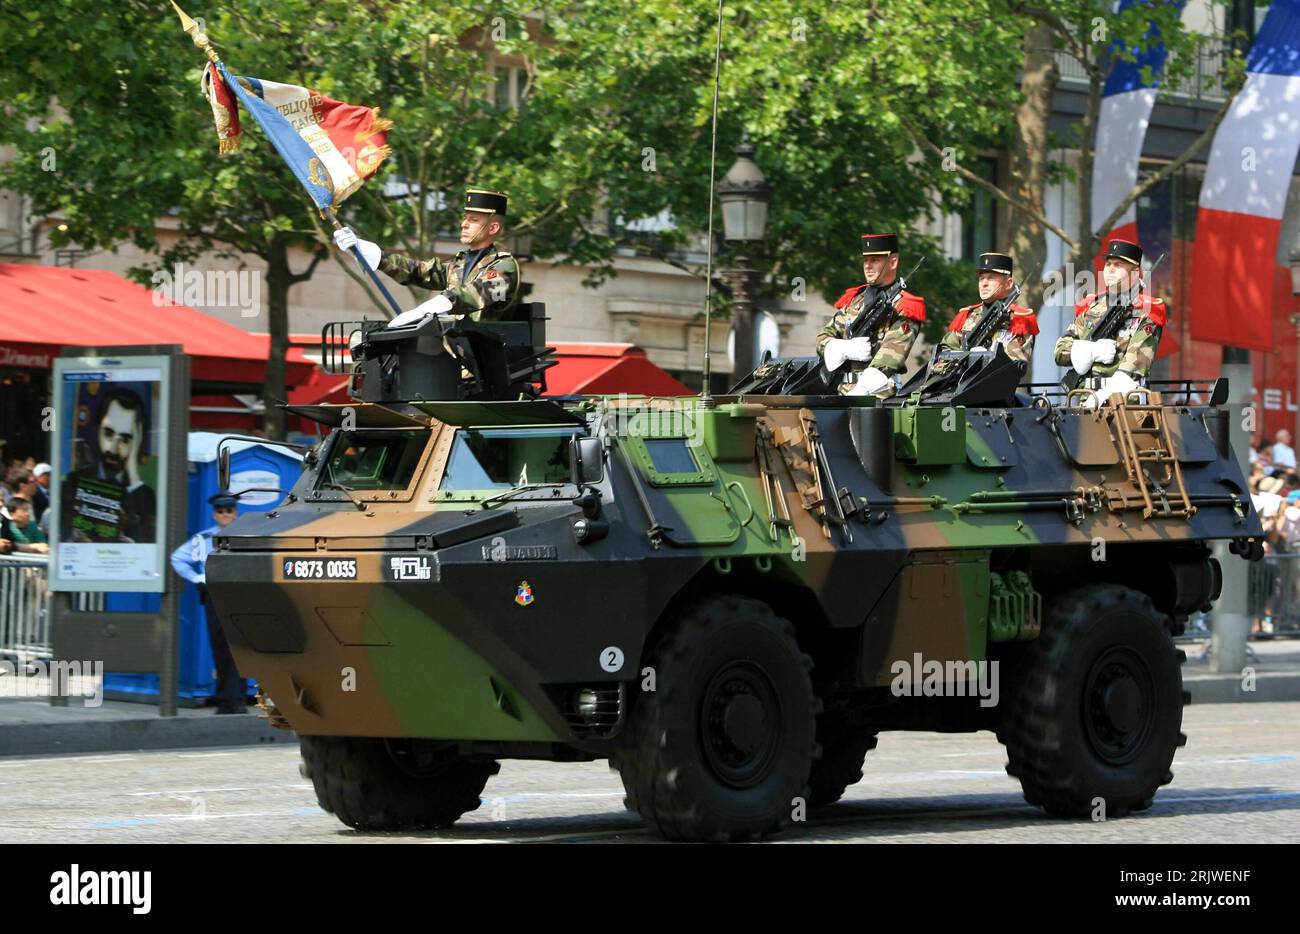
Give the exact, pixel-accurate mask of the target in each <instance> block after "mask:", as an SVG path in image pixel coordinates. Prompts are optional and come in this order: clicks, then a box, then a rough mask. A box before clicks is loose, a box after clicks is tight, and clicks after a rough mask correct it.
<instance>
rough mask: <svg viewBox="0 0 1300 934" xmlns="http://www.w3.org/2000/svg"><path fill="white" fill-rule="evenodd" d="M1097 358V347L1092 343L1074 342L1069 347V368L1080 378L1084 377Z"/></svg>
mask: <svg viewBox="0 0 1300 934" xmlns="http://www.w3.org/2000/svg"><path fill="white" fill-rule="evenodd" d="M1096 357H1097V346H1096V345H1095V344H1094V343H1093V342H1092V341H1081V340H1076V341H1075V342H1074V343H1073V344H1071V345H1070V366H1072V367H1074V372H1076V373H1078V374H1079V375H1080V376H1086V375H1087V374H1088V371H1089V370H1091V369H1092V362H1093V360H1095V359H1096Z"/></svg>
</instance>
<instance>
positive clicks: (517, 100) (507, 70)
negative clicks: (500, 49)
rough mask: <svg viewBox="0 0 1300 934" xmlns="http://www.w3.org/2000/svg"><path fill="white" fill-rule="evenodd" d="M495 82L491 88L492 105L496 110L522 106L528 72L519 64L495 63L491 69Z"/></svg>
mask: <svg viewBox="0 0 1300 934" xmlns="http://www.w3.org/2000/svg"><path fill="white" fill-rule="evenodd" d="M493 74H494V75H495V76H496V84H495V85H493V88H492V105H493V106H494V107H496V109H497V110H518V109H519V108H520V107H522V106H523V102H524V89H525V88H526V87H527V86H528V72H526V71H525V70H524V69H523V67H522V66H520V65H497V66H496V67H495V68H494V69H493Z"/></svg>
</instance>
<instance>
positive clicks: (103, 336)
mask: <svg viewBox="0 0 1300 934" xmlns="http://www.w3.org/2000/svg"><path fill="white" fill-rule="evenodd" d="M157 301H158V304H155V300H154V293H152V292H150V291H149V290H148V289H146V288H144V287H142V286H139V285H136V284H135V283H133V282H128V281H127V280H125V279H123V278H122V277H121V276H118V275H116V274H115V273H111V272H108V271H106V270H101V269H64V268H61V267H54V266H27V265H19V264H14V263H0V366H18V367H29V368H34V369H49V368H50V367H51V366H52V365H53V360H54V358H55V357H57V356H58V355H59V351H60V349H61V348H63V347H67V346H77V347H121V346H125V345H130V344H180V345H181V346H182V347H184V348H185V353H186V354H187V355H188V356H189V357H190V368H191V369H190V373H191V378H193V379H195V380H200V381H213V382H225V383H247V384H249V385H250V386H258V385H261V383H262V381H263V380H264V379H265V376H266V353H267V352H266V337H265V336H264V335H263V336H260V337H259V336H258V335H255V334H250V333H248V332H247V331H244V330H242V329H241V328H237V327H235V326H234V325H233V324H227V323H226V322H224V321H220V320H218V319H216V318H213V317H211V316H209V315H206V314H204V313H203V312H201V311H196V310H195V309H193V308H190V307H188V306H185V305H174V304H172V303H171V302H170V301H168V300H166V299H164V298H158V300H157ZM287 367H288V373H287V377H288V383H289V385H291V386H292V385H295V384H297V383H300V382H302V381H303V380H305V379H307V378H308V377H309V376H310V373H311V370H312V369H314V367H313V366H312V365H311V364H310V362H308V361H307V360H305V359H304V358H303V357H302V356H301V355H294V354H290V356H289V360H288V362H287Z"/></svg>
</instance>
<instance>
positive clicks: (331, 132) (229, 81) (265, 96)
mask: <svg viewBox="0 0 1300 934" xmlns="http://www.w3.org/2000/svg"><path fill="white" fill-rule="evenodd" d="M202 87H203V93H204V96H205V97H206V98H207V99H208V102H209V104H211V106H212V116H213V119H214V121H215V122H216V127H217V139H218V144H219V146H220V148H221V152H222V153H230V152H235V151H237V150H238V149H239V140H240V135H241V129H240V125H239V108H238V106H237V105H236V100H237V99H238V101H239V102H241V103H243V105H244V107H245V108H246V109H247V110H248V112H249V113H250V114H252V115H253V118H254V119H255V120H256V121H257V122H258V123H259V124H260V125H261V126H262V129H263V130H265V131H266V135H267V136H268V137H269V138H270V140H271V142H272V143H273V144H274V145H275V147H276V149H278V150H279V151H280V153H281V155H283V156H284V157H285V161H286V162H288V163H289V167H290V168H292V169H293V171H294V173H295V174H296V175H298V177H299V178H300V179H301V180H302V181H303V184H304V186H305V187H306V188H307V190H308V192H310V193H311V194H312V197H313V198H314V199H315V200H316V203H317V207H321V208H324V207H327V206H329V205H330V204H334V205H338V204H339V203H341V202H342V201H343V200H344V199H345V198H347V197H348V195H350V194H352V193H353V192H354V191H356V190H357V189H358V188H360V187H361V185H362V184H363V183H364V182H365V181H366V179H368V178H370V177H371V176H372V175H374V174H375V171H376V170H377V169H378V168H379V166H380V164H381V163H382V162H383V161H384V159H385V158H386V157H387V156H388V155H389V154H390V153H391V152H392V150H391V149H390V148H389V147H388V146H387V145H386V143H385V137H386V134H387V131H388V130H390V129H391V128H392V126H393V124H392V121H391V120H387V119H384V118H382V117H380V116H379V108H377V107H361V106H358V105H355V104H345V103H344V102H343V101H336V100H334V99H333V98H331V97H326V96H325V95H323V94H318V93H317V92H315V91H312V90H310V89H309V88H304V87H300V86H298V85H295V84H280V83H279V82H276V81H262V80H259V79H257V78H246V77H243V76H240V75H231V74H230V72H229V71H228V70H227V69H226V67H225V65H223V64H220V63H217V64H213V63H212V62H209V63H208V65H207V67H205V68H204V69H203V84H202ZM299 144H301V145H299ZM313 189H317V190H319V193H320V196H318V191H316V190H313ZM326 193H332V197H328V198H326V199H325V200H322V198H323V197H325V194H326Z"/></svg>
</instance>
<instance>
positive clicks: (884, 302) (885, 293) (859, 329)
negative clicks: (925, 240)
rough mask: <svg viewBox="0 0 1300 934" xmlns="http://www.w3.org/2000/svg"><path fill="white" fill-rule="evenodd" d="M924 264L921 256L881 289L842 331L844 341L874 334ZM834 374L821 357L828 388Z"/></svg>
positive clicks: (833, 382)
mask: <svg viewBox="0 0 1300 934" xmlns="http://www.w3.org/2000/svg"><path fill="white" fill-rule="evenodd" d="M924 262H925V257H924V256H922V257H921V258H920V259H918V260H917V261H916V265H915V266H913V267H912V271H911V272H909V273H908V274H907V275H906V276H899V277H898V278H897V279H895V280H894V281H893V282H891V283H889V285H887V286H885V287H884V288H883V289H881V290H880V294H879V295H877V296H876V300H875V301H874V302H872V303H871V304H870V305H868V306H867V307H866V308H863V309H862V311H860V312H858V316H857V317H856V318H854V319H853V320H852V321H850V322H849V326H848V327H847V328H845V329H844V337H845V339H846V340H852V339H853V338H855V337H864V336H866V335H867V334H872V333H874V332H875V330H876V328H878V327H879V326H880V325H881V324H882V323H883V322H884V321H885V320H886V318H887V317H888V316H889V315H890V314H892V313H893V311H894V300H895V299H897V298H898V296H899V295H900V294H901V293H902V291H903V290H904V289H905V288H907V280H908V279H911V278H912V276H914V275H916V271H917V270H918V269H920V268H921V264H922V263H924ZM847 362H848V361H847V360H846V361H845V363H847ZM843 366H844V364H843V363H841V364H840V367H843ZM836 372H838V370H830V369H827V367H826V363H825V358H824V357H823V358H822V365H821V374H822V378H823V379H824V380H825V383H826V386H827V387H828V388H829V387H831V386H833V385H834V384H835V374H836Z"/></svg>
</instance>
